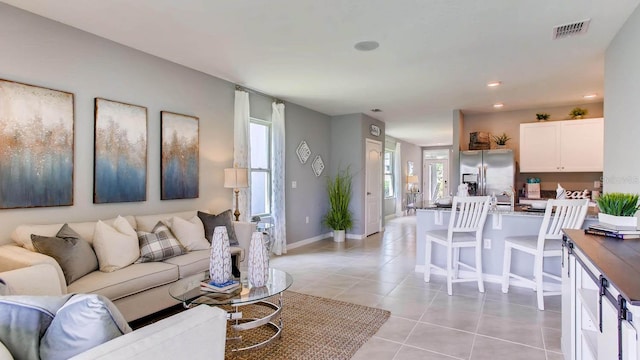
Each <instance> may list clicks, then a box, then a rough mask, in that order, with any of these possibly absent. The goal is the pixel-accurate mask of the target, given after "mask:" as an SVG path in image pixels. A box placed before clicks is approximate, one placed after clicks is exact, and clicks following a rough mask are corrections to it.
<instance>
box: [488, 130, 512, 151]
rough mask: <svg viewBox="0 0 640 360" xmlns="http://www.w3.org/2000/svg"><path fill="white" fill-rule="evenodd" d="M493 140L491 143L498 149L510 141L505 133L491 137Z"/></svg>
mask: <svg viewBox="0 0 640 360" xmlns="http://www.w3.org/2000/svg"><path fill="white" fill-rule="evenodd" d="M492 138H493V142H495V143H496V145H498V148H503V147H505V146H506V145H507V141H509V140H511V138H510V137H509V136H507V134H506V133H502V135H500V136H492Z"/></svg>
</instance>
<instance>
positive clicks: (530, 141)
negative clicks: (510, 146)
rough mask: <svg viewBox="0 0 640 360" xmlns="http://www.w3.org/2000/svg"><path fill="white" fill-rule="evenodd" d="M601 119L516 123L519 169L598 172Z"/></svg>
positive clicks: (601, 147)
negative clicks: (517, 126) (518, 125)
mask: <svg viewBox="0 0 640 360" xmlns="http://www.w3.org/2000/svg"><path fill="white" fill-rule="evenodd" d="M603 155H604V121H603V119H602V118H597V119H585V120H567V121H550V122H539V123H527V124H520V172H601V171H602V170H603V157H604V156H603Z"/></svg>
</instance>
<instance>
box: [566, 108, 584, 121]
mask: <svg viewBox="0 0 640 360" xmlns="http://www.w3.org/2000/svg"><path fill="white" fill-rule="evenodd" d="M588 113H589V110H587V109H583V108H579V107H577V108H574V109H573V110H571V112H570V113H569V116H570V117H571V118H572V119H582V118H583V117H584V116H586V115H587V114H588Z"/></svg>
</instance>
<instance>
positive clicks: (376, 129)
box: [369, 124, 380, 136]
mask: <svg viewBox="0 0 640 360" xmlns="http://www.w3.org/2000/svg"><path fill="white" fill-rule="evenodd" d="M369 132H370V133H371V135H373V136H380V127H379V126H378V125H373V124H371V125H369Z"/></svg>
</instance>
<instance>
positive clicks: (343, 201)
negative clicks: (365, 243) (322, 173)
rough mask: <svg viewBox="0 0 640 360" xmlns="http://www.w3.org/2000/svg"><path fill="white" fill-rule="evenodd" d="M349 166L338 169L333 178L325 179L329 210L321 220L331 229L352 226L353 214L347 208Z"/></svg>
mask: <svg viewBox="0 0 640 360" xmlns="http://www.w3.org/2000/svg"><path fill="white" fill-rule="evenodd" d="M352 178H353V177H352V175H351V173H350V171H349V168H347V169H346V170H343V171H342V170H339V171H338V174H337V175H336V176H335V177H334V178H331V177H330V178H329V179H328V180H327V195H328V196H329V211H328V212H327V214H326V215H325V216H324V218H323V219H322V222H323V223H324V224H325V225H326V226H328V227H330V228H332V229H333V230H348V229H351V227H352V226H353V214H352V213H351V211H350V210H349V203H350V202H351V180H352Z"/></svg>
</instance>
